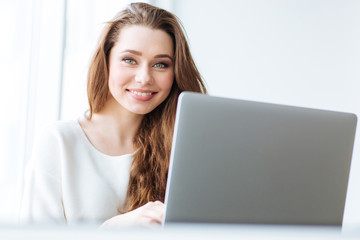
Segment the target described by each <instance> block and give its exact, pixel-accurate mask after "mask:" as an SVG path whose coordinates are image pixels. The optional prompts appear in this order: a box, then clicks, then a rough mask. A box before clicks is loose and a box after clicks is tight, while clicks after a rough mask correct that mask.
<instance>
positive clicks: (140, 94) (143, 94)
mask: <svg viewBox="0 0 360 240" xmlns="http://www.w3.org/2000/svg"><path fill="white" fill-rule="evenodd" d="M130 92H132V93H134V94H136V95H138V96H150V95H151V94H152V93H151V92H148V93H144V92H137V91H132V90H131V91H130Z"/></svg>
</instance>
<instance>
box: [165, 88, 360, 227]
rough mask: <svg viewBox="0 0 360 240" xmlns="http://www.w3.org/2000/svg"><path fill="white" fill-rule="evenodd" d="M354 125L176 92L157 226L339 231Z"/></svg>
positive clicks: (332, 115) (313, 113)
mask: <svg viewBox="0 0 360 240" xmlns="http://www.w3.org/2000/svg"><path fill="white" fill-rule="evenodd" d="M356 122H357V117H356V115H354V114H351V113H343V112H334V111H326V110H319V109H309V108H302V107H294V106H285V105H279V104H270V103H262V102H255V101H245V100H238V99H228V98H221V97H214V96H209V95H203V94H198V93H190V92H184V93H182V94H181V95H180V97H179V102H178V108H177V115H176V121H175V129H174V136H173V143H172V144H173V145H172V152H171V158H170V166H169V174H168V183H167V189H166V195H165V204H166V211H165V216H164V225H165V226H166V225H168V224H169V223H245V224H285V225H331V226H341V224H342V220H343V213H344V205H345V197H346V191H347V185H348V177H349V170H350V163H351V157H352V152H353V144H354V138H355V131H356Z"/></svg>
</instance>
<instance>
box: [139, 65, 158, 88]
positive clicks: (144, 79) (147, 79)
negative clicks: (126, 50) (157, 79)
mask: <svg viewBox="0 0 360 240" xmlns="http://www.w3.org/2000/svg"><path fill="white" fill-rule="evenodd" d="M135 81H136V82H137V83H140V84H142V85H148V84H152V83H153V81H154V79H153V76H152V75H151V68H150V67H149V66H145V65H143V66H141V67H139V68H138V71H137V72H136V75H135Z"/></svg>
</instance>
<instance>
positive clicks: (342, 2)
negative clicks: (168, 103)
mask: <svg viewBox="0 0 360 240" xmlns="http://www.w3.org/2000/svg"><path fill="white" fill-rule="evenodd" d="M129 2H131V1H125V0H51V1H50V0H0V27H1V30H2V33H3V34H2V35H1V38H0V52H1V55H0V73H1V76H2V79H1V83H2V87H1V88H0V107H1V109H2V114H1V118H0V133H1V135H0V188H1V189H2V191H3V193H2V194H1V198H0V222H3V223H9V222H15V221H16V216H17V214H18V206H19V204H20V201H19V199H20V197H21V192H22V186H23V184H22V181H23V178H22V175H23V169H24V166H25V164H26V161H27V160H28V159H29V156H30V155H31V148H32V144H33V140H34V136H36V134H37V133H38V132H39V130H40V129H41V128H42V127H43V126H44V125H46V124H48V123H50V122H52V121H55V120H58V119H75V118H78V117H79V116H80V115H82V114H83V112H84V111H85V110H86V109H87V98H86V74H87V67H88V64H89V61H90V57H91V55H92V53H93V50H94V47H95V45H96V42H97V40H98V36H99V34H100V31H101V29H102V27H103V23H104V22H106V21H107V20H110V19H111V18H112V17H113V16H114V15H115V13H116V12H118V11H119V10H120V9H122V7H123V6H125V5H126V4H128V3H129ZM146 2H150V3H152V4H154V5H157V6H160V7H163V8H165V9H167V10H170V11H172V12H173V13H175V14H176V15H177V16H178V17H179V18H180V19H181V20H182V22H183V25H184V27H185V29H186V32H187V35H188V37H189V43H190V46H191V50H192V54H193V57H194V58H195V61H196V63H197V65H198V67H199V70H200V72H201V73H202V75H203V77H204V79H205V81H206V83H207V86H208V89H209V93H210V94H212V95H217V96H224V97H233V98H241V99H249V100H256V101H264V102H273V103H281V104H288V105H296V106H304V107H313V108H322V109H329V110H336V111H346V112H353V113H356V114H357V115H358V116H360V92H359V91H360V1H358V0H221V1H220V0H196V1H194V0H181V1H176V0H160V1H159V0H158V1H156V0H153V1H146ZM357 139H359V130H358V132H357ZM355 144H356V145H355V149H354V157H353V163H352V168H351V174H350V182H349V191H348V196H347V203H346V211H345V216H344V226H345V227H355V228H358V229H360V147H359V141H358V142H357V143H355Z"/></svg>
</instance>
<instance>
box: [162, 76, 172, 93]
mask: <svg viewBox="0 0 360 240" xmlns="http://www.w3.org/2000/svg"><path fill="white" fill-rule="evenodd" d="M173 82H174V73H169V74H166V75H164V76H163V77H162V79H161V88H162V89H163V90H168V91H169V92H170V89H171V87H172V85H173Z"/></svg>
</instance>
